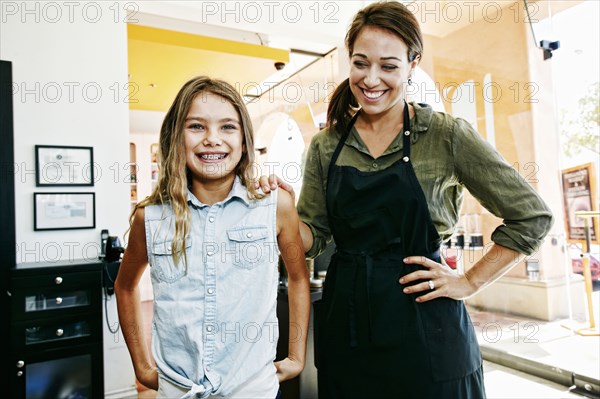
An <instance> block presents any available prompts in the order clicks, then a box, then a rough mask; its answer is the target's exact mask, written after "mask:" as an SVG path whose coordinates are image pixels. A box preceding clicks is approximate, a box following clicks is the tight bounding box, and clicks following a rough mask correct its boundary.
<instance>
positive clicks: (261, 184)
mask: <svg viewBox="0 0 600 399" xmlns="http://www.w3.org/2000/svg"><path fill="white" fill-rule="evenodd" d="M255 187H256V188H262V190H263V192H264V193H265V194H268V193H270V192H271V191H272V190H276V189H277V188H278V187H281V188H282V189H283V190H285V191H287V192H288V193H290V194H291V195H292V198H295V193H294V188H293V187H292V186H290V185H289V184H287V183H286V182H285V181H283V180H282V179H281V178H280V177H279V176H277V175H271V176H264V175H263V176H261V177H259V178H258V181H257V182H256V183H255Z"/></svg>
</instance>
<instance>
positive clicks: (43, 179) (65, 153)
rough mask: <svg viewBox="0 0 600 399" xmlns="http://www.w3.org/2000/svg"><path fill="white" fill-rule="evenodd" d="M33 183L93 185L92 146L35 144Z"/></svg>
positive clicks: (39, 185) (45, 184) (41, 185)
mask: <svg viewBox="0 0 600 399" xmlns="http://www.w3.org/2000/svg"><path fill="white" fill-rule="evenodd" d="M35 185H36V186H37V187H45V186H93V185H94V150H93V148H92V147H74V146H55V145H36V146H35Z"/></svg>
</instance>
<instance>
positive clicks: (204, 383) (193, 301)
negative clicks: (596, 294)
mask: <svg viewBox="0 0 600 399" xmlns="http://www.w3.org/2000/svg"><path fill="white" fill-rule="evenodd" d="M276 193H277V191H274V192H272V193H271V194H270V195H269V196H267V197H265V198H263V199H261V200H249V199H248V197H247V190H246V188H245V187H244V186H243V185H242V184H241V182H240V181H239V179H238V178H236V179H235V182H234V184H233V187H232V190H231V192H230V193H229V195H228V196H227V198H226V199H225V200H223V201H221V202H218V203H216V204H213V205H206V204H203V203H201V202H200V201H199V200H198V199H197V198H196V197H195V196H194V195H193V194H192V193H191V192H190V191H188V194H187V198H188V206H189V207H190V211H191V214H192V219H191V223H190V233H189V235H188V236H187V237H186V249H185V251H186V256H187V266H186V264H185V262H184V261H183V260H180V261H178V262H177V264H175V263H174V261H173V257H172V253H171V243H172V239H173V234H174V229H175V217H174V214H173V210H172V208H171V207H170V206H169V205H165V206H161V205H150V206H147V207H146V208H145V226H146V243H147V244H146V245H147V252H148V261H149V263H150V266H151V268H150V275H151V280H152V287H153V290H154V319H153V323H152V354H153V356H154V360H155V361H156V365H157V367H158V370H159V373H160V374H161V375H162V376H163V377H164V378H165V379H167V380H168V381H170V382H172V383H174V384H175V385H178V386H181V387H183V388H186V389H189V392H188V395H186V397H187V396H190V397H199V398H205V397H208V396H210V395H223V396H227V395H228V394H230V393H231V392H233V391H235V390H236V389H237V388H239V387H241V386H243V385H244V384H247V383H248V381H249V380H250V379H251V377H253V376H254V375H255V374H257V373H258V372H260V371H263V372H264V370H265V368H270V370H271V372H272V373H273V385H274V386H277V377H276V375H275V368H274V367H273V364H272V362H273V361H274V359H275V352H276V347H277V340H278V338H279V333H278V322H277V315H276V306H277V303H276V302H277V286H278V281H279V271H278V267H277V263H278V255H279V249H278V246H277V228H276V217H275V216H276V211H277V197H276Z"/></svg>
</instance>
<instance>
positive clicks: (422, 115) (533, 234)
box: [298, 103, 553, 258]
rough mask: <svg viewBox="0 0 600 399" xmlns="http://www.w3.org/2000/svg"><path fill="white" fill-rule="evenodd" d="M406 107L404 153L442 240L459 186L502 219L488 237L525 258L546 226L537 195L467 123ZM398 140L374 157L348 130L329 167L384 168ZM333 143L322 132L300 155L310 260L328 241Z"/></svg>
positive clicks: (331, 134) (334, 136)
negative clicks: (407, 151) (409, 110)
mask: <svg viewBox="0 0 600 399" xmlns="http://www.w3.org/2000/svg"><path fill="white" fill-rule="evenodd" d="M412 105H413V106H414V110H415V115H414V117H413V118H412V119H411V121H410V132H411V150H410V152H411V156H410V158H411V162H412V165H413V168H414V169H415V173H416V175H417V179H418V181H419V183H420V185H421V188H422V189H423V192H424V193H425V198H427V204H428V208H429V212H430V213H431V218H432V220H433V223H434V225H435V227H436V229H437V231H438V233H439V235H440V237H441V238H442V240H443V241H446V240H447V239H449V238H450V237H451V236H452V234H453V230H454V227H455V226H456V223H457V221H458V218H459V215H460V213H459V212H460V208H461V205H462V202H463V190H464V189H465V188H466V189H468V190H469V192H470V193H471V194H472V195H473V196H474V197H475V198H476V199H477V200H478V201H479V202H480V203H481V205H482V206H484V207H485V208H486V209H487V210H488V211H490V212H491V213H492V214H494V215H496V216H497V217H499V218H501V219H503V223H502V224H501V225H500V226H498V227H497V228H496V229H495V230H494V232H493V234H492V241H494V242H495V243H497V244H500V245H502V246H505V247H507V248H510V249H513V250H515V251H518V252H520V253H523V254H525V255H531V254H532V253H533V252H535V250H536V249H537V248H538V247H539V245H540V244H541V242H542V240H543V238H544V237H545V236H546V234H547V233H548V231H549V230H550V227H551V226H552V223H553V220H552V213H551V211H550V209H549V208H548V206H547V205H546V204H545V203H544V201H543V200H542V199H541V198H540V196H539V195H538V194H537V193H536V192H535V191H534V189H533V188H532V187H531V186H530V185H529V184H528V183H527V182H526V181H525V180H524V179H523V178H522V177H521V175H520V174H519V173H518V172H517V171H516V170H515V169H514V168H512V167H511V166H510V165H509V164H508V163H507V162H506V161H505V160H504V159H503V157H502V156H501V155H500V154H499V153H498V152H497V151H496V150H495V149H494V148H493V147H492V146H491V145H490V144H489V143H487V142H486V141H485V140H483V138H482V137H481V135H480V134H479V133H478V132H477V131H475V129H473V127H472V126H471V125H470V124H469V123H468V122H467V121H465V120H463V119H460V118H454V117H452V116H450V115H448V114H445V113H441V112H435V111H433V109H432V108H431V107H430V106H428V105H425V104H416V103H412ZM402 137H403V135H402V134H400V133H399V134H398V135H397V136H396V138H395V139H394V141H392V143H391V144H390V146H389V147H388V148H387V149H386V150H385V152H384V153H383V154H382V155H381V156H380V157H378V158H376V159H375V158H373V157H372V156H371V155H370V153H369V150H368V149H367V147H366V145H365V144H364V142H363V141H362V140H361V138H360V136H359V134H358V132H357V131H356V129H355V128H352V130H351V131H350V134H349V137H348V139H347V140H346V143H345V145H344V148H343V149H342V151H341V152H340V155H339V157H338V160H337V162H336V164H337V165H340V166H352V167H354V168H357V169H358V170H360V171H363V172H373V171H378V170H384V169H386V168H388V167H389V166H391V165H392V164H393V163H394V162H396V161H398V160H399V159H400V158H402V157H403V153H402V148H403V143H402ZM339 140H340V133H339V132H337V131H336V130H335V129H332V130H330V129H325V130H323V131H321V132H319V133H317V134H316V135H315V136H314V137H313V139H312V141H311V143H310V147H309V149H308V152H307V154H306V161H305V166H304V177H303V179H304V180H303V184H302V190H301V192H300V198H299V199H298V213H299V215H300V218H301V220H302V221H303V222H305V223H306V224H307V225H308V226H309V227H310V229H311V230H312V233H313V237H314V243H313V246H312V248H311V249H310V250H309V251H308V252H307V254H306V255H307V256H308V257H310V258H312V257H315V256H317V255H318V254H319V253H321V252H322V251H323V250H324V248H325V246H326V244H327V242H328V241H330V240H331V229H330V228H329V220H328V218H327V209H326V189H327V171H328V168H329V161H330V160H331V156H332V155H333V152H334V150H335V147H336V146H337V143H338V141H339ZM392 189H393V188H392V187H390V190H392ZM373 195H377V193H376V192H374V193H373Z"/></svg>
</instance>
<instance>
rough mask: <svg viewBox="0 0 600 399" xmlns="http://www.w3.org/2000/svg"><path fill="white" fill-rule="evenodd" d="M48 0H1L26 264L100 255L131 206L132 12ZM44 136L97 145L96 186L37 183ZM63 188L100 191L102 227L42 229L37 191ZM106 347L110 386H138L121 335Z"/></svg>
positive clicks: (20, 259)
mask: <svg viewBox="0 0 600 399" xmlns="http://www.w3.org/2000/svg"><path fill="white" fill-rule="evenodd" d="M48 4H50V3H44V2H27V3H25V2H2V3H1V4H0V8H1V23H0V58H1V59H3V60H7V61H11V62H12V67H13V81H14V84H13V88H14V90H13V91H14V97H13V102H14V135H15V139H14V142H15V162H16V163H17V164H18V165H17V166H18V169H17V173H16V174H15V191H16V192H15V200H16V226H17V227H16V241H17V263H24V262H46V261H50V262H52V261H57V260H67V259H80V258H95V257H97V255H98V248H99V243H100V230H101V229H103V228H105V229H109V230H110V232H111V234H112V235H119V236H120V237H121V238H123V234H124V232H125V231H126V229H127V227H128V215H129V211H130V204H129V184H128V183H125V182H123V180H124V179H125V177H126V174H127V172H128V171H127V169H123V167H124V166H125V165H126V163H127V162H128V161H129V120H128V105H127V103H126V102H124V99H125V98H126V96H127V90H126V87H127V86H126V84H127V28H126V24H125V23H123V20H124V18H125V13H124V11H123V10H122V9H121V10H119V9H118V8H117V7H115V6H114V4H117V3H113V2H107V3H104V2H95V3H79V2H71V3H68V2H65V3H60V2H59V3H57V2H52V3H51V4H50V5H48ZM110 7H112V8H110ZM35 144H50V145H77V146H91V147H93V149H94V161H95V163H97V164H98V169H97V170H98V171H99V172H100V173H99V174H98V176H97V179H96V183H95V185H94V186H93V187H60V188H59V187H52V188H45V187H43V188H42V187H36V186H35V174H34V172H33V171H34V169H35V158H34V145H35ZM61 191H62V192H78V191H83V192H94V193H96V228H95V229H85V230H63V231H45V232H34V230H33V201H32V198H33V195H32V193H34V192H61ZM114 302H115V301H114V299H113V300H112V301H111V302H110V303H109V305H110V306H109V308H108V313H109V316H110V319H111V320H112V321H115V320H116V308H115V306H114ZM104 324H106V323H104ZM105 329H106V326H105ZM105 335H106V334H105ZM107 341H108V342H107ZM104 353H105V381H106V384H105V389H106V391H107V392H110V391H118V390H127V389H131V388H132V387H133V388H135V379H134V376H133V373H132V369H131V366H130V362H129V361H128V354H127V351H126V348H125V346H124V342H123V339H122V336H120V337H116V338H115V339H111V340H106V339H105V350H104ZM109 365H110V367H109ZM115 365H117V367H115ZM119 366H120V367H119Z"/></svg>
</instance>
